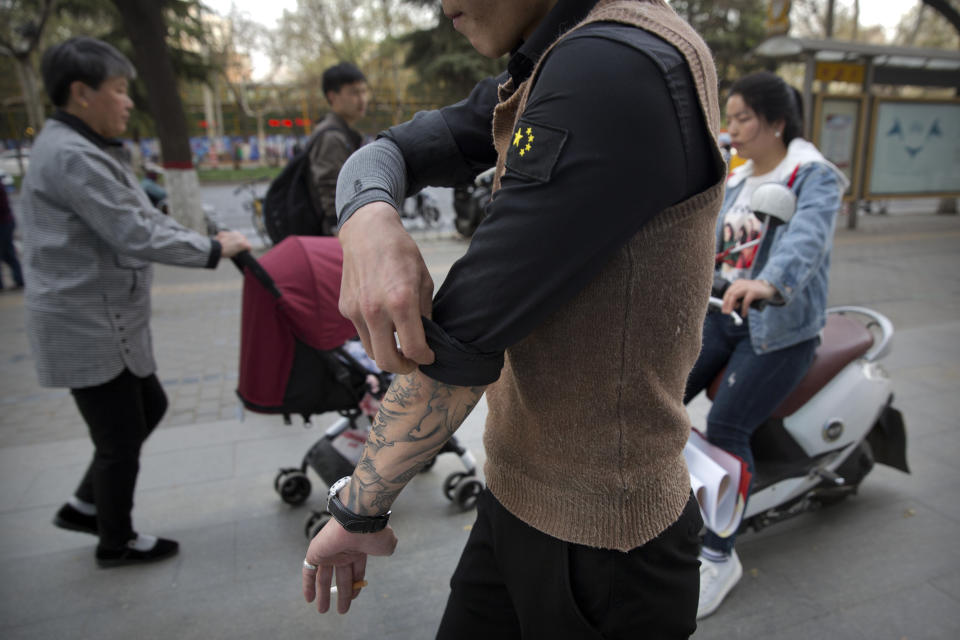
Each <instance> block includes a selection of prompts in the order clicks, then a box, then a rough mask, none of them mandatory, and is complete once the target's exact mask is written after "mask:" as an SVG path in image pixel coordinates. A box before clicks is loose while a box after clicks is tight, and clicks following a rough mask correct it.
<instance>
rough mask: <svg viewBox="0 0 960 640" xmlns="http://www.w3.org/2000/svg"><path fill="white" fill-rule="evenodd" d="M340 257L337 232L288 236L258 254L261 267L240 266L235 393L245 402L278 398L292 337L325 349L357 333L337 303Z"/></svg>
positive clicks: (263, 403) (267, 403) (272, 404)
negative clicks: (242, 281)
mask: <svg viewBox="0 0 960 640" xmlns="http://www.w3.org/2000/svg"><path fill="white" fill-rule="evenodd" d="M342 263H343V252H342V250H341V248H340V243H339V242H338V241H337V239H336V238H329V237H317V236H289V237H287V238H285V239H284V240H283V241H282V242H280V243H279V244H278V245H276V246H275V247H273V248H272V249H270V250H269V251H268V252H267V253H265V254H264V255H263V256H262V257H261V258H260V260H259V264H260V266H261V267H262V271H261V272H260V273H258V271H260V270H258V269H255V268H245V269H244V283H243V315H242V316H241V337H240V338H241V343H240V380H239V383H238V386H237V393H238V394H239V395H240V397H241V398H242V399H243V400H244V401H245V403H246V404H247V406H248V407H250V408H253V407H260V408H263V409H265V410H270V409H272V408H276V407H279V406H280V405H281V404H282V403H283V398H284V393H285V390H286V388H287V383H288V381H289V378H290V373H291V368H292V366H293V360H294V352H295V350H296V343H297V341H299V342H302V343H304V344H305V345H307V346H309V347H311V348H313V349H316V350H320V351H327V350H329V349H334V348H336V347H339V346H340V345H342V344H343V343H344V342H346V341H347V340H348V339H349V338H351V337H353V336H355V335H356V329H354V326H353V323H351V322H350V321H349V320H347V319H346V318H344V317H343V316H341V315H340V312H339V309H338V301H339V299H340V277H341V275H342V270H343V267H342ZM264 272H265V273H264ZM271 281H272V286H271ZM274 287H275V289H274V291H275V292H279V297H277V296H276V293H275V292H272V291H271V290H272V289H273V288H274Z"/></svg>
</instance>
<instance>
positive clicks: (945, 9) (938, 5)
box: [923, 0, 960, 33]
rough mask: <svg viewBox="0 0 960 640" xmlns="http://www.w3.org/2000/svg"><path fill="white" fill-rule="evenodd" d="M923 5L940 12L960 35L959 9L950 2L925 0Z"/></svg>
mask: <svg viewBox="0 0 960 640" xmlns="http://www.w3.org/2000/svg"><path fill="white" fill-rule="evenodd" d="M923 4H925V5H928V6H930V8H931V9H936V10H937V11H939V12H940V15H942V16H943V17H944V18H946V19H947V22H949V23H950V24H952V25H953V28H954V29H956V30H957V33H960V9H957V7H955V6H954V5H953V4H952V3H951V2H950V0H923Z"/></svg>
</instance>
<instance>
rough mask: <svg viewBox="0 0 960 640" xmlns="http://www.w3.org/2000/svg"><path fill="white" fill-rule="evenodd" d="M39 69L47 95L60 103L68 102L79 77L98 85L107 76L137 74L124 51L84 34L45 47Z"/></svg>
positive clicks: (126, 76) (59, 105) (93, 85)
mask: <svg viewBox="0 0 960 640" xmlns="http://www.w3.org/2000/svg"><path fill="white" fill-rule="evenodd" d="M40 71H41V74H42V75H43V86H44V88H45V89H46V90H47V95H48V96H50V101H51V102H53V104H54V105H55V106H57V107H62V106H64V105H66V104H67V100H68V99H69V98H70V85H71V84H73V83H74V82H76V81H77V80H79V81H80V82H82V83H84V84H85V85H87V86H88V87H91V88H93V89H99V88H100V85H101V84H103V81H104V80H106V79H107V78H113V77H124V78H127V79H128V80H133V79H134V78H136V77H137V70H136V69H135V68H134V66H133V64H132V63H131V62H130V60H128V59H127V57H126V56H125V55H123V54H122V53H120V52H119V51H117V50H116V48H114V47H113V46H112V45H109V44H107V43H106V42H104V41H102V40H97V39H96V38H88V37H85V36H79V37H76V38H70V39H69V40H66V41H64V42H61V43H60V44H57V45H53V46H52V47H50V48H49V49H47V50H46V51H44V52H43V59H42V60H41V61H40Z"/></svg>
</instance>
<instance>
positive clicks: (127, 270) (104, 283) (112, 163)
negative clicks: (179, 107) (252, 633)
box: [21, 38, 250, 567]
mask: <svg viewBox="0 0 960 640" xmlns="http://www.w3.org/2000/svg"><path fill="white" fill-rule="evenodd" d="M42 71H43V81H44V85H45V88H46V91H47V94H48V95H49V96H50V100H51V101H52V102H53V104H54V105H55V106H56V107H57V112H56V113H55V114H54V115H53V116H52V117H51V118H50V119H49V120H47V122H46V124H45V125H44V128H43V131H42V132H41V134H40V136H39V137H38V138H37V141H36V144H35V145H34V147H33V153H32V157H31V164H30V171H29V172H28V173H27V176H26V178H25V180H24V183H23V196H22V199H21V208H22V212H23V237H24V248H25V252H24V253H25V258H26V260H25V263H26V264H25V272H26V279H27V285H28V286H27V289H26V308H27V328H28V335H29V338H30V344H31V349H32V351H33V355H34V359H35V362H36V367H37V374H38V377H39V379H40V384H41V385H43V386H45V387H67V388H69V389H70V391H71V394H72V395H73V398H74V400H75V401H76V404H77V408H78V409H79V410H80V414H81V415H82V416H83V419H84V421H85V422H86V423H87V427H88V430H89V432H90V438H91V440H92V441H93V445H94V454H93V460H92V461H91V463H90V466H89V468H88V469H87V472H86V474H85V475H84V477H83V480H82V481H81V482H80V485H79V486H78V487H77V490H76V492H75V494H74V495H73V496H72V497H71V498H70V500H69V502H68V503H67V504H64V505H63V507H61V509H60V510H59V511H58V512H57V514H56V516H55V518H54V524H55V525H56V526H58V527H61V528H64V529H70V530H73V531H80V532H84V533H89V534H92V535H95V536H98V537H99V544H98V545H97V549H96V554H95V557H96V561H97V564H98V565H100V566H101V567H110V566H117V565H122V564H131V563H141V562H150V561H154V560H160V559H162V558H167V557H170V556H172V555H174V554H175V553H177V550H178V545H177V543H176V542H175V541H173V540H168V539H165V538H158V537H156V536H149V535H144V534H140V533H138V532H136V530H135V529H134V528H133V523H132V520H131V511H132V509H133V492H134V487H135V485H136V480H137V473H138V471H139V458H140V448H141V446H142V445H143V443H144V441H145V440H146V439H147V436H149V435H150V433H151V432H152V431H153V429H154V427H156V426H157V423H159V422H160V419H161V418H162V417H163V414H164V412H165V411H166V408H167V397H166V395H165V394H164V391H163V387H161V385H160V381H159V380H158V379H157V376H156V373H155V371H156V363H155V361H154V358H153V349H152V343H151V337H150V284H151V281H152V278H153V267H152V264H151V263H153V262H162V263H165V264H174V265H180V266H184V267H206V268H214V267H216V265H217V263H218V262H219V260H220V258H221V257H232V256H234V255H236V254H237V253H239V252H240V251H243V250H246V249H249V248H250V245H249V243H248V242H247V240H246V239H245V238H244V237H243V235H241V234H239V233H237V232H232V231H224V232H220V233H218V234H217V236H216V238H208V237H206V236H203V235H200V234H199V233H196V232H194V231H191V230H189V229H187V228H185V227H183V226H181V225H179V224H178V223H176V222H175V221H174V220H173V219H172V218H170V217H168V216H165V215H163V214H162V213H161V212H160V211H158V210H157V209H155V208H154V207H153V205H152V204H151V203H150V201H149V199H148V198H147V194H146V193H145V192H144V191H143V190H142V189H141V188H140V185H139V184H138V182H137V179H136V177H135V176H134V174H133V171H132V170H131V169H130V167H129V166H127V165H126V164H125V163H124V162H123V161H122V160H121V159H119V157H118V156H119V154H118V152H120V151H122V145H121V143H120V142H119V141H117V140H116V138H117V137H118V136H120V135H121V134H122V133H123V132H124V130H125V129H126V125H127V119H128V118H129V115H130V109H131V107H132V106H133V103H132V101H131V100H130V98H129V96H128V93H127V90H128V82H129V81H130V80H131V79H133V77H134V76H135V71H134V68H133V65H132V64H131V63H130V61H129V60H127V58H126V57H124V56H123V54H121V53H120V52H119V51H117V50H116V49H114V48H113V47H112V46H110V45H109V44H107V43H105V42H101V41H100V40H95V39H93V38H72V39H70V40H67V41H66V42H64V43H62V44H60V45H57V46H54V47H52V48H50V49H49V50H47V51H46V53H45V54H44V56H43V61H42Z"/></svg>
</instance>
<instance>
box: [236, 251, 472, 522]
mask: <svg viewBox="0 0 960 640" xmlns="http://www.w3.org/2000/svg"><path fill="white" fill-rule="evenodd" d="M234 260H235V262H236V264H237V266H238V268H240V269H241V271H243V273H244V283H243V311H242V315H241V339H240V376H239V382H238V385H237V396H238V397H239V398H240V401H241V402H242V403H243V406H244V407H245V408H246V409H249V410H250V411H254V412H257V413H267V414H279V415H282V416H283V418H284V421H285V422H286V423H287V424H290V422H291V416H293V415H300V416H302V418H303V420H304V424H305V425H307V426H309V425H310V416H312V415H314V414H321V413H326V412H328V411H336V412H337V413H339V414H340V416H341V417H340V419H339V420H337V421H336V422H335V423H334V424H333V425H332V426H330V427H329V428H328V429H327V430H326V432H325V433H324V435H323V437H321V438H320V439H319V440H317V442H316V443H314V444H313V446H311V447H310V449H309V450H308V451H307V452H306V454H305V455H304V457H303V460H302V461H301V462H300V466H299V467H289V468H281V469H280V471H279V472H278V473H277V475H276V478H275V479H274V488H275V489H276V491H277V493H278V494H280V498H281V499H282V500H283V501H284V502H286V503H287V504H290V505H300V504H303V503H304V502H305V501H306V499H307V498H308V497H309V496H310V491H311V483H310V478H309V477H308V475H307V470H308V468H312V469H313V470H314V471H315V472H316V473H317V475H319V476H320V478H321V479H322V480H323V481H324V482H325V483H326V484H327V485H328V486H329V485H331V484H333V483H334V482H336V481H337V480H338V479H340V478H342V477H343V476H346V475H350V474H351V473H353V469H354V467H355V466H356V464H357V462H358V461H359V459H360V455H361V453H362V451H363V445H364V443H365V442H366V440H367V434H368V432H369V431H370V425H371V422H372V420H373V417H374V416H375V415H376V413H377V408H378V407H379V401H380V399H381V398H382V397H383V394H384V393H385V392H386V390H387V387H388V386H389V385H390V382H391V380H392V378H393V376H392V374H389V373H387V372H384V371H380V369H379V368H377V366H376V364H375V363H374V362H373V361H372V360H371V359H370V358H369V357H368V356H367V354H366V353H365V352H364V350H363V346H362V345H361V343H360V341H359V340H357V339H356V331H355V329H354V327H353V324H352V323H351V322H350V321H349V320H347V319H346V318H344V317H343V316H341V315H340V312H339V310H338V307H337V304H338V300H339V298H340V277H341V273H342V261H343V253H342V251H341V248H340V243H339V242H338V241H337V239H336V238H329V237H316V236H290V237H288V238H285V239H284V240H283V241H282V242H280V243H279V244H277V245H276V246H275V247H273V248H272V249H270V250H269V251H268V252H267V253H265V254H264V255H263V256H262V257H261V258H260V260H259V261H257V260H256V259H254V258H253V256H252V255H250V254H249V253H246V252H245V253H243V254H241V255H240V256H238V257H237V258H235V259H234ZM447 452H453V453H456V454H457V455H458V456H460V459H461V461H462V462H463V465H464V467H465V471H463V472H456V473H452V474H451V475H449V476H448V477H447V479H446V480H445V481H444V483H443V493H444V495H445V496H446V497H447V498H448V499H450V500H451V501H453V502H454V503H455V504H457V505H458V506H459V507H460V508H462V509H463V510H468V509H472V508H473V507H474V505H475V504H476V499H477V496H478V495H479V494H480V492H481V490H482V489H483V484H482V483H481V482H480V480H478V479H477V478H476V473H477V471H476V461H475V460H474V458H473V455H472V454H471V453H470V451H469V450H467V449H466V448H464V447H462V446H461V445H460V443H459V442H458V441H457V439H456V437H452V438H450V440H449V441H448V442H447V443H446V445H444V447H443V449H441V450H440V452H439V453H447ZM438 455H439V454H438ZM435 461H436V458H434V459H433V460H431V461H430V462H429V463H428V464H427V465H426V466H425V467H424V471H426V470H428V469H429V468H430V467H432V466H433V464H434V462H435ZM329 518H330V514H329V513H327V512H326V511H314V512H312V513H311V514H310V516H309V517H308V518H307V521H306V524H305V527H304V533H305V534H306V535H307V537H310V538H312V537H313V536H314V535H316V532H317V531H319V530H320V528H321V527H322V526H323V525H324V524H326V522H327V520H329Z"/></svg>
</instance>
